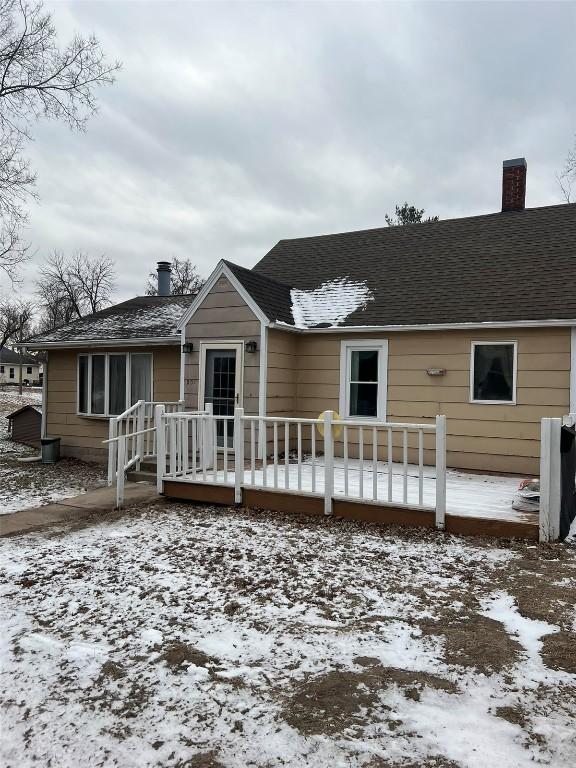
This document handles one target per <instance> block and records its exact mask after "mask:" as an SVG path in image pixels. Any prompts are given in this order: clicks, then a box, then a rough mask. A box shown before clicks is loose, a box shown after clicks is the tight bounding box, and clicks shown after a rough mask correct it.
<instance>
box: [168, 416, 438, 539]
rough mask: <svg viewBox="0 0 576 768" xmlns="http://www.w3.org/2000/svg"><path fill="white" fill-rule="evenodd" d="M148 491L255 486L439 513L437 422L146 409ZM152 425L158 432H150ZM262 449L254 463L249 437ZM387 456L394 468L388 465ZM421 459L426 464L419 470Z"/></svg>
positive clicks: (328, 508) (327, 505) (327, 502)
mask: <svg viewBox="0 0 576 768" xmlns="http://www.w3.org/2000/svg"><path fill="white" fill-rule="evenodd" d="M156 424H157V426H158V457H157V467H158V490H159V492H162V490H163V483H164V481H165V480H180V481H185V482H194V483H209V484H215V485H224V486H233V487H234V488H235V498H236V501H237V502H240V501H241V498H242V488H258V489H262V490H271V491H279V492H283V493H298V494H304V495H312V496H320V497H323V498H324V512H325V514H327V515H329V514H331V513H332V506H333V500H334V498H338V499H345V500H349V501H357V502H358V501H360V502H364V503H377V504H385V505H391V506H404V507H409V508H412V509H414V508H418V509H427V510H434V511H435V515H436V525H437V526H438V527H439V528H442V527H444V518H445V512H446V419H445V417H444V416H438V417H437V418H436V422H435V423H433V424H410V423H396V422H377V421H365V420H358V421H351V420H346V421H345V422H340V421H334V414H333V412H332V411H327V412H326V413H325V414H324V418H322V419H304V418H288V417H276V416H251V415H246V414H244V410H243V409H242V408H236V409H235V413H234V416H220V415H214V414H212V413H208V412H205V413H187V412H176V413H166V410H165V409H164V408H163V407H162V406H161V405H160V406H157V408H156ZM159 425H162V427H161V428H160V426H159ZM260 435H262V436H263V440H262V442H263V443H264V444H265V446H266V450H265V451H264V452H263V454H262V459H259V458H258V456H259V442H260V440H259V436H260ZM395 456H396V457H399V458H400V461H399V462H398V461H395V460H394V459H395ZM425 458H426V459H427V462H426V463H425Z"/></svg>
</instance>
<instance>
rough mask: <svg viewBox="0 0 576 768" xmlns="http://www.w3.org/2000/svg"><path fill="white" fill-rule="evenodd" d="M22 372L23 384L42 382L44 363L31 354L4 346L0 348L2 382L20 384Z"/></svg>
mask: <svg viewBox="0 0 576 768" xmlns="http://www.w3.org/2000/svg"><path fill="white" fill-rule="evenodd" d="M20 373H22V383H23V384H40V382H41V379H42V364H41V362H40V361H39V360H37V359H36V358H35V357H32V356H31V355H23V354H20V353H18V352H15V351H14V350H13V349H9V348H8V347H3V348H2V349H1V350H0V384H19V383H20Z"/></svg>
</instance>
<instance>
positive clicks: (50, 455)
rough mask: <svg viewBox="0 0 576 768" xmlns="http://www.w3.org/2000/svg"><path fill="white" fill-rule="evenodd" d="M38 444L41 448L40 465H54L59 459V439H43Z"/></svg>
mask: <svg viewBox="0 0 576 768" xmlns="http://www.w3.org/2000/svg"><path fill="white" fill-rule="evenodd" d="M40 444H41V446H42V464H56V462H57V461H58V460H59V458H60V438H59V437H43V438H41V440H40Z"/></svg>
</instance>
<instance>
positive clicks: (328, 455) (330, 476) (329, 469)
mask: <svg viewBox="0 0 576 768" xmlns="http://www.w3.org/2000/svg"><path fill="white" fill-rule="evenodd" d="M333 418H334V411H325V413H324V514H325V515H331V514H332V496H333V494H334V441H333V437H332V421H333Z"/></svg>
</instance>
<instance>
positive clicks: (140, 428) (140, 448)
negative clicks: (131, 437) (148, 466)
mask: <svg viewBox="0 0 576 768" xmlns="http://www.w3.org/2000/svg"><path fill="white" fill-rule="evenodd" d="M145 408H146V401H145V400H138V410H137V412H136V413H137V414H138V415H137V417H136V431H137V432H141V433H142V434H140V435H137V436H136V453H137V454H138V461H137V462H136V469H137V470H138V469H140V463H141V461H142V459H143V458H144V429H146V427H145V426H144V417H145V415H146V414H145Z"/></svg>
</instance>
